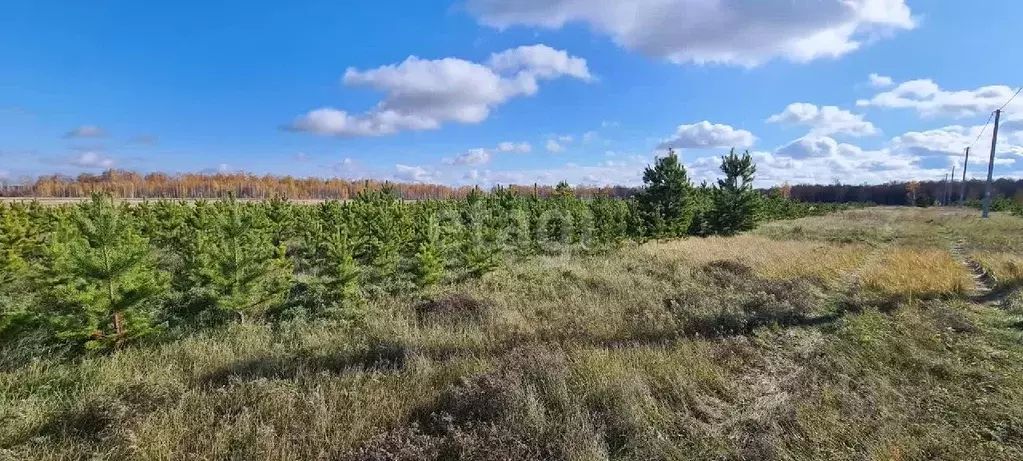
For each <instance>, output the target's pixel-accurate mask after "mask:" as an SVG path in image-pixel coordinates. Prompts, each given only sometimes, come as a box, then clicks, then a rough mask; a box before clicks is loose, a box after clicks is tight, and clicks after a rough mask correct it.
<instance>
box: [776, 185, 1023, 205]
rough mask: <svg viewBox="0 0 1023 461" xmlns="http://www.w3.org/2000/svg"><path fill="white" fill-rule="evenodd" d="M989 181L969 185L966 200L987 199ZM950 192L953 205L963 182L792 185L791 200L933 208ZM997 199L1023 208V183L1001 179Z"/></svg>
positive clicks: (995, 188)
mask: <svg viewBox="0 0 1023 461" xmlns="http://www.w3.org/2000/svg"><path fill="white" fill-rule="evenodd" d="M985 183H986V181H982V180H977V179H974V180H969V181H966V200H967V201H970V200H978V199H981V198H983V197H984V185H985ZM946 186H947V190H949V195H950V196H951V198H950V200H951V202H953V203H955V202H958V201H959V193H960V191H961V187H962V182H961V181H956V182H955V183H951V184H946V183H945V182H944V181H912V182H890V183H886V184H874V185H859V186H856V185H849V184H828V185H810V184H801V185H793V186H791V188H790V190H789V197H790V198H792V199H795V200H798V201H800V202H822V203H850V202H860V203H868V202H869V203H875V204H878V205H921V206H923V205H934V204H936V203H940V202H941V201H942V198H943V197H944V196H945V191H946ZM992 196H993V197H994V198H1006V199H1013V200H1015V201H1017V202H1020V203H1021V204H1023V179H1008V178H1003V179H998V180H995V181H994V184H993V185H992Z"/></svg>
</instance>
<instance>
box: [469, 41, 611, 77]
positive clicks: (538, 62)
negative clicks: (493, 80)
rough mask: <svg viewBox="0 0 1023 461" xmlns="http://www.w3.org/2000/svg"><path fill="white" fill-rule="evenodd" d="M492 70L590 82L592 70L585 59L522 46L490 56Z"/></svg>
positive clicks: (542, 48) (539, 47)
mask: <svg viewBox="0 0 1023 461" xmlns="http://www.w3.org/2000/svg"><path fill="white" fill-rule="evenodd" d="M488 64H489V65H490V68H491V69H494V70H495V71H498V72H519V73H523V72H524V73H526V74H528V75H532V76H534V77H537V78H558V77H561V76H569V77H575V78H578V79H580V80H583V81H590V80H592V79H593V76H592V75H590V69H589V68H588V67H587V66H586V60H585V59H583V58H579V57H575V56H569V54H568V53H566V52H564V51H561V50H555V49H554V48H551V47H549V46H547V45H531V46H520V47H518V48H513V49H510V50H505V51H502V52H500V53H495V54H492V55H490V61H489V62H488Z"/></svg>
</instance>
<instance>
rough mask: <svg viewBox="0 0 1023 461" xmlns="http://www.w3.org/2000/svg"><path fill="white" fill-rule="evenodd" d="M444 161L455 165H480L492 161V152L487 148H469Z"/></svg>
mask: <svg viewBox="0 0 1023 461" xmlns="http://www.w3.org/2000/svg"><path fill="white" fill-rule="evenodd" d="M444 163H446V164H448V165H455V166H465V165H471V166H479V165H486V164H487V163H490V152H487V150H486V149H469V150H467V151H465V153H462V154H459V155H457V156H455V158H453V159H445V161H444Z"/></svg>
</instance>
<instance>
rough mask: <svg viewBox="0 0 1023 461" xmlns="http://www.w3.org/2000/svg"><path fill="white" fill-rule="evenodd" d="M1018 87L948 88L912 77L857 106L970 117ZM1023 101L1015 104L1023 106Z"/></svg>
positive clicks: (999, 102) (984, 112)
mask: <svg viewBox="0 0 1023 461" xmlns="http://www.w3.org/2000/svg"><path fill="white" fill-rule="evenodd" d="M1013 93H1015V89H1013V88H1010V87H1008V86H1005V85H990V86H983V87H980V88H977V89H975V90H960V91H945V90H942V89H941V87H939V86H938V84H937V83H934V81H933V80H929V79H922V80H910V81H908V82H903V83H900V84H899V85H898V86H896V87H895V88H892V89H891V90H890V91H886V92H883V93H879V94H877V95H875V96H874V97H873V98H871V99H861V100H859V101H856V105H857V106H861V107H866V106H873V107H881V108H885V109H913V110H915V111H917V113H919V114H920V115H921V116H925V117H930V116H938V115H944V116H951V117H969V116H975V115H987V114H989V113H991V112H993V111H994V110H995V109H998V108H999V107H1001V106H1002V104H1005V102H1006V101H1008V100H1009V98H1010V97H1012V95H1013ZM1021 103H1023V100H1017V101H1015V104H1014V105H1013V107H1017V108H1018V107H1023V104H1021Z"/></svg>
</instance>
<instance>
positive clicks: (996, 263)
mask: <svg viewBox="0 0 1023 461" xmlns="http://www.w3.org/2000/svg"><path fill="white" fill-rule="evenodd" d="M970 258H971V259H973V260H974V261H977V263H978V264H980V266H981V267H982V268H984V270H985V271H987V272H988V273H989V274H991V275H992V276H993V277H994V278H995V280H997V282H998V284H999V285H1003V286H1019V285H1023V256H1020V255H1018V254H1012V253H1004V252H994V251H978V252H974V253H970Z"/></svg>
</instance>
